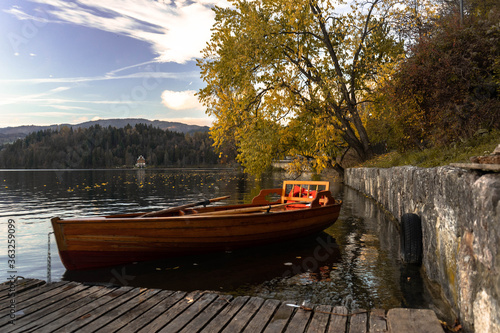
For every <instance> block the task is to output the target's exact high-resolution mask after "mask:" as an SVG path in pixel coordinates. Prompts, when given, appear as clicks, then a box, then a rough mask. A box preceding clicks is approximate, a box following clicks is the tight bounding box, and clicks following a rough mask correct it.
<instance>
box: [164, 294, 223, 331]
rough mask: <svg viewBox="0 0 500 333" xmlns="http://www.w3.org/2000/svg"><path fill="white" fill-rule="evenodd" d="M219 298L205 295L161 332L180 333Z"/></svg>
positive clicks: (214, 295)
mask: <svg viewBox="0 0 500 333" xmlns="http://www.w3.org/2000/svg"><path fill="white" fill-rule="evenodd" d="M216 298H217V295H216V294H204V295H202V296H201V297H200V298H198V300H196V302H193V303H192V304H191V305H190V306H189V307H188V308H187V309H186V310H185V311H184V312H182V313H181V314H180V315H179V316H177V317H176V318H175V319H174V320H172V321H171V322H170V323H168V324H167V326H165V327H163V328H162V329H161V330H160V332H164V333H171V332H178V331H180V330H181V329H182V328H183V327H184V326H186V325H187V324H188V323H189V322H190V321H191V320H193V318H195V317H196V316H197V315H198V314H200V313H201V312H203V311H204V310H205V308H206V307H207V306H208V305H210V303H212V302H213V301H214V300H215V299H216Z"/></svg>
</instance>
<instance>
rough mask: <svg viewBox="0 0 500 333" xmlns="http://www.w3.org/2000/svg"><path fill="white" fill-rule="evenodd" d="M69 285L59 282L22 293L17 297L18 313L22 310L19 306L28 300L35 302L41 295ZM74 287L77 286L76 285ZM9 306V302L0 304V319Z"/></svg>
mask: <svg viewBox="0 0 500 333" xmlns="http://www.w3.org/2000/svg"><path fill="white" fill-rule="evenodd" d="M67 284H68V282H66V281H62V282H57V283H50V284H44V285H41V286H38V287H35V288H31V289H29V290H25V291H23V292H22V293H20V294H18V295H16V303H17V308H16V309H17V311H19V310H21V308H20V307H19V304H20V303H21V302H24V301H26V300H30V301H32V302H34V301H35V298H36V297H38V296H39V295H41V294H43V293H46V292H49V291H51V290H52V289H56V288H60V287H62V286H64V285H67ZM74 285H76V284H74ZM38 299H40V300H43V299H45V297H38ZM23 304H24V305H26V303H23ZM9 306H10V304H9V302H5V300H4V301H3V302H0V317H1V316H2V312H1V311H2V310H4V309H6V308H9Z"/></svg>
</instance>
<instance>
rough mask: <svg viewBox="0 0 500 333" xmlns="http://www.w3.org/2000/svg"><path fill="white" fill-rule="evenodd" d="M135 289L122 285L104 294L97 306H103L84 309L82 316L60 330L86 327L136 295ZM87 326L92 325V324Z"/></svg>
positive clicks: (69, 330)
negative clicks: (89, 309)
mask: <svg viewBox="0 0 500 333" xmlns="http://www.w3.org/2000/svg"><path fill="white" fill-rule="evenodd" d="M135 289H137V288H132V287H121V288H118V289H115V290H113V291H112V292H110V293H108V294H106V295H104V296H103V298H104V300H103V301H101V302H99V303H97V304H96V305H97V306H98V305H101V306H99V307H96V308H94V309H92V310H91V311H88V309H84V311H85V314H83V315H81V316H80V317H78V319H76V320H74V321H72V322H71V323H69V324H67V325H65V326H63V327H61V328H60V329H59V330H58V331H60V332H73V331H75V330H78V329H80V328H81V327H84V326H85V325H88V324H89V323H92V322H93V321H94V320H96V319H97V318H99V317H100V316H101V315H103V314H105V313H107V312H108V311H110V310H112V309H113V308H115V307H117V306H119V305H120V304H122V303H123V302H126V301H127V300H128V299H130V298H132V297H135V296H136V293H135V292H134V290H135ZM90 306H92V303H90ZM86 327H90V325H89V326H86ZM85 329H86V328H84V329H83V330H85Z"/></svg>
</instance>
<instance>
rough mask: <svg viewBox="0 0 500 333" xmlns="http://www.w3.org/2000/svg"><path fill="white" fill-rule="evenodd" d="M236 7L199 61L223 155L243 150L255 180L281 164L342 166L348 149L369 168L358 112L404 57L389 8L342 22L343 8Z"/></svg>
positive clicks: (375, 2) (219, 21) (263, 1)
mask: <svg viewBox="0 0 500 333" xmlns="http://www.w3.org/2000/svg"><path fill="white" fill-rule="evenodd" d="M231 3H232V5H233V6H232V8H219V7H216V8H215V9H214V11H215V14H216V17H215V24H214V26H213V34H212V38H211V40H210V42H209V43H208V44H207V46H206V48H205V49H204V51H203V59H201V60H199V61H198V66H199V67H200V68H201V76H202V78H203V80H204V81H205V82H206V84H207V86H206V87H205V88H204V89H201V90H200V91H199V92H198V96H199V98H200V100H201V102H203V103H204V104H205V105H206V106H207V113H208V114H210V115H212V116H214V117H215V119H216V120H215V122H214V125H213V127H212V129H211V135H212V137H213V139H214V141H215V145H216V146H217V147H218V148H221V147H223V146H224V145H225V144H226V143H228V142H229V143H231V142H235V143H236V145H237V147H238V160H239V161H240V162H241V163H242V164H243V166H244V167H246V168H247V170H250V171H251V173H254V174H257V173H258V172H260V171H262V170H263V169H264V168H265V167H266V166H268V165H269V164H270V163H271V161H272V159H273V158H276V157H279V156H283V155H294V156H301V157H308V158H310V159H312V160H314V161H316V166H317V167H318V169H319V170H320V169H321V168H322V167H324V166H325V165H327V164H334V165H335V158H336V156H337V155H338V154H339V153H340V152H342V151H343V150H345V149H344V148H345V147H350V148H353V149H354V150H355V151H356V152H357V154H358V155H359V156H360V158H361V159H363V160H365V159H367V158H370V157H371V156H372V149H371V145H370V140H369V138H368V135H367V132H366V129H365V127H364V124H363V122H362V117H361V111H360V105H362V104H363V103H365V102H366V101H367V100H368V99H369V96H370V92H371V90H372V88H373V85H374V83H376V82H377V80H378V78H379V71H380V69H381V68H382V67H383V66H387V65H388V64H392V63H393V62H394V59H395V57H396V56H397V55H398V54H400V53H401V52H402V51H403V49H402V46H401V44H400V43H397V42H396V40H395V37H394V36H395V35H394V34H391V30H390V25H389V20H388V18H389V12H390V10H391V3H389V2H388V1H381V0H372V1H371V2H367V3H363V4H362V3H356V4H355V5H354V6H353V7H352V11H349V12H346V13H343V14H340V13H338V12H337V13H336V9H337V8H339V7H336V5H339V6H340V5H342V4H343V2H342V1H339V2H338V3H336V4H335V5H334V3H333V1H327V0H325V1H316V0H300V1H288V0H255V1H245V0H233V1H231ZM325 135H329V139H330V141H331V142H325ZM301 152H302V154H301ZM304 154H306V155H308V156H303V155H304ZM325 161H327V163H325Z"/></svg>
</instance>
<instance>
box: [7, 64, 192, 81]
mask: <svg viewBox="0 0 500 333" xmlns="http://www.w3.org/2000/svg"><path fill="white" fill-rule="evenodd" d="M136 66H138V65H136ZM136 66H129V67H136ZM121 70H124V69H123V68H122V69H120V70H115V71H114V72H115V73H116V72H118V71H121ZM199 75H200V73H198V72H195V71H192V72H179V73H169V72H138V73H132V74H128V75H120V76H115V75H102V76H83V77H66V78H64V77H63V78H56V77H48V78H29V79H0V83H22V84H38V83H82V82H91V81H106V80H123V79H149V78H153V79H177V80H187V79H190V78H198V77H199Z"/></svg>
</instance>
